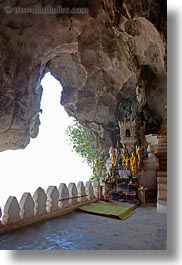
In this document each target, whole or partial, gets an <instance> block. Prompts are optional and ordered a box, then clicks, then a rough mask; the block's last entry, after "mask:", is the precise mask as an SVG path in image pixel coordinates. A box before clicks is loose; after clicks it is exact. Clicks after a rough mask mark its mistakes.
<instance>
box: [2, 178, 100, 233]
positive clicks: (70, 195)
mask: <svg viewBox="0 0 182 265" xmlns="http://www.w3.org/2000/svg"><path fill="white" fill-rule="evenodd" d="M98 190H99V183H98V182H97V181H94V182H93V185H92V183H91V182H90V181H87V182H86V185H85V186H84V184H83V182H82V181H80V182H78V184H77V186H76V185H75V183H69V185H68V187H67V186H66V184H65V183H61V184H60V186H59V188H58V189H57V187H56V186H49V187H48V188H47V191H46V193H45V191H44V189H42V188H41V187H39V188H37V190H36V191H35V193H34V194H33V196H32V195H31V194H30V193H29V192H25V193H24V194H23V195H22V197H21V199H20V202H19V203H18V201H17V199H16V197H14V196H10V197H9V198H8V200H7V202H6V204H5V207H4V213H3V216H2V211H1V208H0V219H1V218H2V222H1V221H0V234H2V233H5V232H9V231H12V230H14V229H17V228H20V227H22V226H26V225H30V224H33V223H35V222H39V221H41V220H48V219H50V218H54V217H58V216H60V215H62V214H65V213H69V212H71V211H73V210H74V209H76V207H77V206H78V205H80V204H81V205H82V204H86V203H89V202H90V201H95V200H97V198H98ZM69 208H70V209H69ZM24 220H25V222H24Z"/></svg>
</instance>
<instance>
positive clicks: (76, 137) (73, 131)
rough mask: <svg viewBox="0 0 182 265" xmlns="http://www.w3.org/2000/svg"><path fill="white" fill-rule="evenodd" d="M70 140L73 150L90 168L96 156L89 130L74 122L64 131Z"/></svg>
mask: <svg viewBox="0 0 182 265" xmlns="http://www.w3.org/2000/svg"><path fill="white" fill-rule="evenodd" d="M66 133H67V135H68V136H69V138H70V141H71V143H72V146H73V149H74V150H75V152H76V153H78V154H80V155H81V156H82V158H83V159H84V160H86V161H87V163H88V165H89V166H90V167H92V166H93V161H94V159H95V156H96V150H95V147H94V142H93V138H92V136H91V134H90V132H89V130H88V129H87V128H85V127H83V126H82V125H81V124H80V123H79V122H78V121H74V123H73V124H72V125H70V126H69V127H68V128H67V130H66Z"/></svg>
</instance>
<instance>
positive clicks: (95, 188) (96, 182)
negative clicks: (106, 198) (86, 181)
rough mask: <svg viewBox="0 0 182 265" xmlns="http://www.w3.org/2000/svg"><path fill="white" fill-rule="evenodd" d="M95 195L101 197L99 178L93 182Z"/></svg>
mask: <svg viewBox="0 0 182 265" xmlns="http://www.w3.org/2000/svg"><path fill="white" fill-rule="evenodd" d="M92 185H93V190H94V195H95V197H96V198H99V186H100V185H99V181H98V180H97V179H94V180H93V182H92Z"/></svg>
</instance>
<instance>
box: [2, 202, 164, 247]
mask: <svg viewBox="0 0 182 265" xmlns="http://www.w3.org/2000/svg"><path fill="white" fill-rule="evenodd" d="M0 249H1V250H2V249H3V250H38V249H39V250H109V249H111V250H165V249H167V217H166V216H164V215H161V214H159V213H157V209H156V207H151V206H146V207H138V208H136V209H135V213H134V214H133V215H131V216H130V217H129V218H127V219H125V220H119V219H114V218H108V217H104V216H99V215H93V214H88V213H83V212H78V211H77V212H73V213H72V214H69V215H65V216H62V217H60V218H57V219H54V220H51V221H46V222H43V223H38V224H35V225H32V226H30V227H27V228H22V229H20V230H17V231H15V232H13V233H10V234H6V235H1V236H0Z"/></svg>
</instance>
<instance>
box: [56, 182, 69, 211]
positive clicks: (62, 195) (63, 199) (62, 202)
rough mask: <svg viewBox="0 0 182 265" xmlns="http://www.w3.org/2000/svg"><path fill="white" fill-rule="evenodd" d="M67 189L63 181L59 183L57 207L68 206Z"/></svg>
mask: <svg viewBox="0 0 182 265" xmlns="http://www.w3.org/2000/svg"><path fill="white" fill-rule="evenodd" d="M69 206H70V204H69V190H68V188H67V186H66V184H65V183H61V184H60V185H59V201H58V207H59V208H61V209H62V208H67V207H69Z"/></svg>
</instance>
